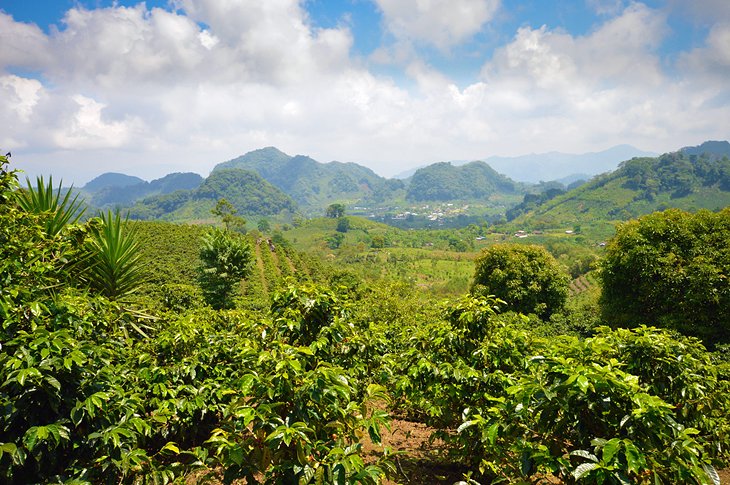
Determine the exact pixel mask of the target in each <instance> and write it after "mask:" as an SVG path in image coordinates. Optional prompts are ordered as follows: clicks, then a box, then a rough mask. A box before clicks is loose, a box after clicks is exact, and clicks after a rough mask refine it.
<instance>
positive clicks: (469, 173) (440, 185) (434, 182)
mask: <svg viewBox="0 0 730 485" xmlns="http://www.w3.org/2000/svg"><path fill="white" fill-rule="evenodd" d="M521 191H522V189H521V187H520V184H518V183H516V182H514V181H513V180H511V179H509V178H507V177H505V176H504V175H501V174H499V173H497V172H496V171H495V170H494V169H492V168H491V167H490V166H489V165H487V164H486V163H484V162H471V163H467V164H466V165H462V166H458V167H455V166H453V165H452V164H451V163H449V162H442V163H434V164H433V165H429V166H428V167H424V168H420V169H418V170H416V173H414V174H413V177H412V178H411V181H410V184H408V191H407V193H406V199H408V200H411V201H449V200H474V199H486V198H488V197H490V196H491V195H494V194H497V193H509V194H514V193H517V192H521Z"/></svg>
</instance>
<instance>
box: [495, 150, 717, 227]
mask: <svg viewBox="0 0 730 485" xmlns="http://www.w3.org/2000/svg"><path fill="white" fill-rule="evenodd" d="M729 156H730V143H728V142H726V141H723V142H706V143H703V144H702V145H699V146H697V147H686V148H683V149H681V150H679V151H677V152H673V153H666V154H664V155H661V156H659V157H637V158H632V159H630V160H626V161H624V162H622V163H621V164H620V166H619V168H618V169H617V170H615V171H613V172H610V173H606V174H602V175H599V176H597V177H594V178H593V179H592V180H590V181H589V182H588V183H585V184H583V185H581V186H580V187H578V188H575V189H573V190H570V191H567V192H563V191H552V192H545V193H544V194H542V195H541V196H534V195H528V196H525V200H524V201H523V203H522V204H520V205H518V206H517V207H514V208H512V209H510V210H508V211H507V215H508V218H509V219H512V217H514V220H513V221H512V224H513V225H515V226H519V227H523V226H524V227H526V228H533V229H540V228H543V227H560V226H566V227H571V226H572V225H581V224H593V223H595V222H597V221H601V222H603V223H605V224H607V225H611V224H612V222H611V221H621V220H627V219H630V218H633V217H637V216H640V215H643V214H648V213H650V212H653V211H656V210H663V209H666V208H670V207H676V208H679V209H684V210H697V209H710V210H717V209H720V208H723V207H727V206H728V205H730V159H729V158H728V157H729Z"/></svg>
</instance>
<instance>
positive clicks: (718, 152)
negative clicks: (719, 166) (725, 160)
mask: <svg viewBox="0 0 730 485" xmlns="http://www.w3.org/2000/svg"><path fill="white" fill-rule="evenodd" d="M680 151H681V152H682V153H684V154H686V155H702V154H705V155H706V156H707V157H709V158H711V159H713V160H716V159H720V158H722V157H730V143H728V142H727V141H706V142H704V143H703V144H701V145H698V146H696V147H684V148H682V149H681V150H680Z"/></svg>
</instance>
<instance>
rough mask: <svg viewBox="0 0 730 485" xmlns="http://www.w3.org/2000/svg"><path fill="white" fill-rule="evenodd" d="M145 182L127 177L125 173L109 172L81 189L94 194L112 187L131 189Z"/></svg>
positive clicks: (137, 178) (130, 176)
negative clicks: (130, 187)
mask: <svg viewBox="0 0 730 485" xmlns="http://www.w3.org/2000/svg"><path fill="white" fill-rule="evenodd" d="M143 182H144V180H142V179H141V178H139V177H134V176H132V175H125V174H123V173H116V172H107V173H103V174H101V175H99V176H98V177H96V178H94V179H93V180H91V181H90V182H88V183H87V184H86V185H84V186H83V187H82V188H81V190H83V191H84V192H89V193H93V192H98V191H100V190H103V189H107V188H111V187H129V186H132V185H137V184H140V183H143Z"/></svg>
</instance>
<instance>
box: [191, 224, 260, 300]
mask: <svg viewBox="0 0 730 485" xmlns="http://www.w3.org/2000/svg"><path fill="white" fill-rule="evenodd" d="M252 259H253V255H252V252H251V246H250V245H249V244H248V242H247V241H246V240H245V239H244V237H243V236H241V235H240V234H232V233H229V232H227V231H221V230H220V229H216V228H213V229H211V230H210V232H208V233H207V234H205V235H204V236H203V245H202V247H201V249H200V261H201V267H200V274H199V278H198V281H199V283H200V286H201V288H202V289H203V296H204V297H205V301H206V302H207V303H208V304H209V305H210V306H212V307H213V308H215V309H222V308H229V307H231V306H232V302H231V296H232V295H233V293H234V289H235V286H236V284H237V283H239V282H240V281H241V279H242V278H244V277H246V276H247V275H248V273H249V271H250V266H251V261H252Z"/></svg>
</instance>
